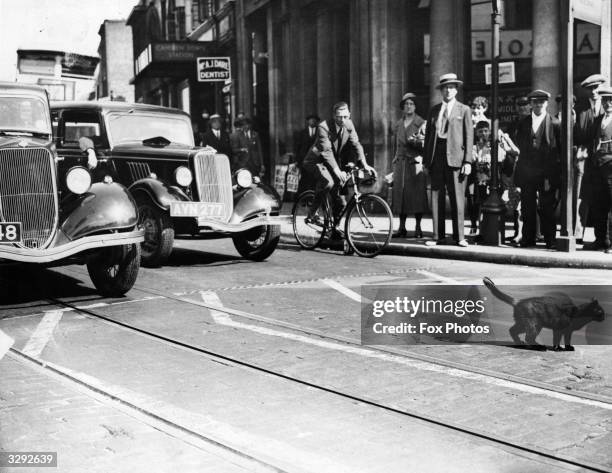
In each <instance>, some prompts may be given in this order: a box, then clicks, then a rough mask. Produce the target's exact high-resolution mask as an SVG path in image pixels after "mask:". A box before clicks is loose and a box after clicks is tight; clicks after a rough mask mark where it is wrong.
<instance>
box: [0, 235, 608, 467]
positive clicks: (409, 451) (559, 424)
mask: <svg viewBox="0 0 612 473" xmlns="http://www.w3.org/2000/svg"><path fill="white" fill-rule="evenodd" d="M9 274H10V277H9ZM483 276H488V277H490V278H492V279H493V280H494V281H495V282H496V283H497V284H500V285H501V284H521V285H536V284H551V285H563V284H569V285H582V284H584V285H588V284H607V282H608V279H609V277H608V272H606V271H600V270H576V269H545V268H544V269H543V268H529V267H521V266H503V265H492V264H484V263H474V262H459V261H445V260H432V259H425V258H407V257H399V256H379V257H378V258H376V259H375V260H367V259H361V258H358V257H345V256H342V255H340V254H338V253H335V252H323V251H317V252H303V251H296V249H294V248H291V247H285V248H282V249H280V250H278V251H277V252H276V253H275V254H274V255H273V256H272V257H271V258H270V260H269V261H267V262H264V263H252V262H247V261H245V260H242V259H240V258H239V257H238V256H237V255H236V253H235V251H234V250H233V248H232V247H231V244H228V243H227V242H219V241H214V242H213V241H201V240H181V241H179V242H178V244H177V250H176V251H175V253H174V254H173V256H172V259H171V261H170V264H169V266H167V267H164V268H159V269H155V270H152V269H143V270H142V272H141V274H140V277H139V280H138V282H137V287H136V288H135V289H134V290H132V291H131V292H130V294H129V295H128V297H126V298H122V299H114V300H111V299H102V298H100V297H99V296H98V295H97V294H96V293H95V292H94V290H93V289H92V287H91V284H90V283H89V280H88V277H87V276H86V274H85V273H84V269H83V268H81V267H77V266H72V267H65V268H57V269H51V270H46V271H42V272H41V271H34V272H31V271H30V270H23V269H15V270H12V271H8V270H7V269H2V272H0V277H1V278H2V279H3V282H2V287H3V290H2V293H1V297H2V300H1V302H0V304H1V306H0V317H1V320H0V329H1V330H3V331H4V332H6V333H8V334H9V335H10V336H11V337H13V338H14V339H15V348H16V349H18V350H19V352H21V353H24V354H25V355H26V356H23V355H20V354H17V353H16V352H11V353H9V355H7V356H6V357H5V358H4V359H3V360H2V361H1V362H0V369H1V370H2V379H3V383H2V385H1V386H0V423H1V424H2V425H3V429H2V433H1V434H0V441H1V444H2V448H3V449H4V450H10V449H14V450H22V451H23V450H36V449H38V450H57V451H58V452H59V454H60V458H61V459H62V458H63V463H62V462H61V461H60V467H61V468H60V471H82V470H79V468H82V467H83V466H84V465H86V466H87V468H88V470H91V471H109V469H110V468H113V469H115V470H116V471H176V470H177V469H180V470H181V471H196V470H197V471H277V470H278V469H280V470H282V471H334V472H335V471H349V470H350V471H415V470H418V471H567V470H570V471H578V470H580V467H578V466H576V465H572V462H575V463H578V464H585V465H591V466H594V467H596V466H597V465H600V466H601V465H603V468H604V469H612V456H611V455H610V454H609V452H608V450H609V444H610V440H612V433H611V431H610V430H611V428H612V426H611V423H610V418H611V415H610V412H611V410H612V404H611V403H612V392H611V389H612V382H611V379H612V364H611V363H609V357H610V349H609V348H608V347H607V346H577V350H576V351H575V352H561V353H556V352H551V351H547V352H533V351H527V350H517V349H513V348H510V347H505V346H491V345H467V344H465V345H460V346H456V345H455V346H448V345H416V346H394V347H378V348H368V347H363V346H360V345H359V334H360V288H361V286H362V285H364V284H385V285H415V284H480V281H481V280H482V277H483ZM604 294H605V293H604ZM49 298H52V299H54V300H49ZM66 304H68V306H67V305H66ZM100 317H104V319H101V318H100ZM118 324H121V325H118ZM134 328H136V329H138V330H140V332H138V331H135V330H134ZM143 331H146V332H147V333H143ZM543 335H544V336H545V337H546V336H548V334H543ZM160 336H161V337H163V340H160V338H159V337H160ZM177 342H178V343H177ZM42 362H44V363H45V364H46V368H45V367H42V366H41V363H42ZM49 368H51V370H50V369H49ZM574 394H575V395H574ZM24 419H25V420H26V422H24ZM432 421H433V422H432ZM464 431H469V432H471V434H466V433H465V432H464ZM500 441H501V442H505V443H504V444H502V443H500ZM517 446H518V447H520V448H523V450H520V449H517V448H516V447H517ZM529 450H531V451H532V452H531V453H530V452H529ZM533 452H546V453H547V454H549V455H550V456H551V457H558V459H557V460H555V459H551V458H544V457H541V456H538V455H537V454H535V453H533ZM559 459H561V460H567V461H566V462H564V461H559ZM173 463H174V465H175V467H174V468H173V467H172V466H171V465H172V464H173ZM195 465H199V467H202V469H198V468H196V467H195ZM152 466H154V467H155V468H157V470H151V467H152ZM15 471H23V470H15Z"/></svg>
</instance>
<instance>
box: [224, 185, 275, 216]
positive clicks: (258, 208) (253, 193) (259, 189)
mask: <svg viewBox="0 0 612 473" xmlns="http://www.w3.org/2000/svg"><path fill="white" fill-rule="evenodd" d="M280 209H281V199H280V196H279V195H278V193H277V192H276V190H274V189H273V188H272V187H269V186H266V185H265V184H253V185H252V186H251V187H249V188H248V189H243V190H242V191H240V192H237V193H236V194H235V195H234V213H233V214H232V218H231V219H230V222H229V223H240V222H243V221H245V220H246V219H248V218H249V217H252V216H254V215H260V214H267V215H278V214H279V213H280Z"/></svg>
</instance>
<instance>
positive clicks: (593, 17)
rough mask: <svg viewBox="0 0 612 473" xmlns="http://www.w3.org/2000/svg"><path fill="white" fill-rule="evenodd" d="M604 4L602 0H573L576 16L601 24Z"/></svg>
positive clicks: (573, 9)
mask: <svg viewBox="0 0 612 473" xmlns="http://www.w3.org/2000/svg"><path fill="white" fill-rule="evenodd" d="M602 5H603V2H602V0H572V12H573V14H574V18H578V19H579V20H584V21H588V22H589V23H595V24H596V25H601V22H602V19H603V16H602V12H603V9H602Z"/></svg>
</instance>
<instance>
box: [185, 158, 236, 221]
mask: <svg viewBox="0 0 612 473" xmlns="http://www.w3.org/2000/svg"><path fill="white" fill-rule="evenodd" d="M193 163H194V168H195V169H194V170H195V173H194V174H195V179H196V183H197V185H198V196H199V198H200V202H216V203H222V204H223V207H224V215H223V217H222V218H219V220H222V221H224V222H227V221H229V219H230V217H231V216H232V212H233V211H234V195H233V192H232V175H231V171H230V164H229V159H228V158H227V156H224V155H214V154H205V153H198V154H197V155H196V156H195V157H194V159H193Z"/></svg>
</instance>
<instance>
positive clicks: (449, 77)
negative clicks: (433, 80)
mask: <svg viewBox="0 0 612 473" xmlns="http://www.w3.org/2000/svg"><path fill="white" fill-rule="evenodd" d="M448 84H455V85H461V84H463V81H460V80H459V79H457V74H454V73H452V72H451V73H449V74H442V75H441V76H440V83H439V84H438V85H437V86H436V88H438V89H441V88H442V87H444V86H445V85H448Z"/></svg>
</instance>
